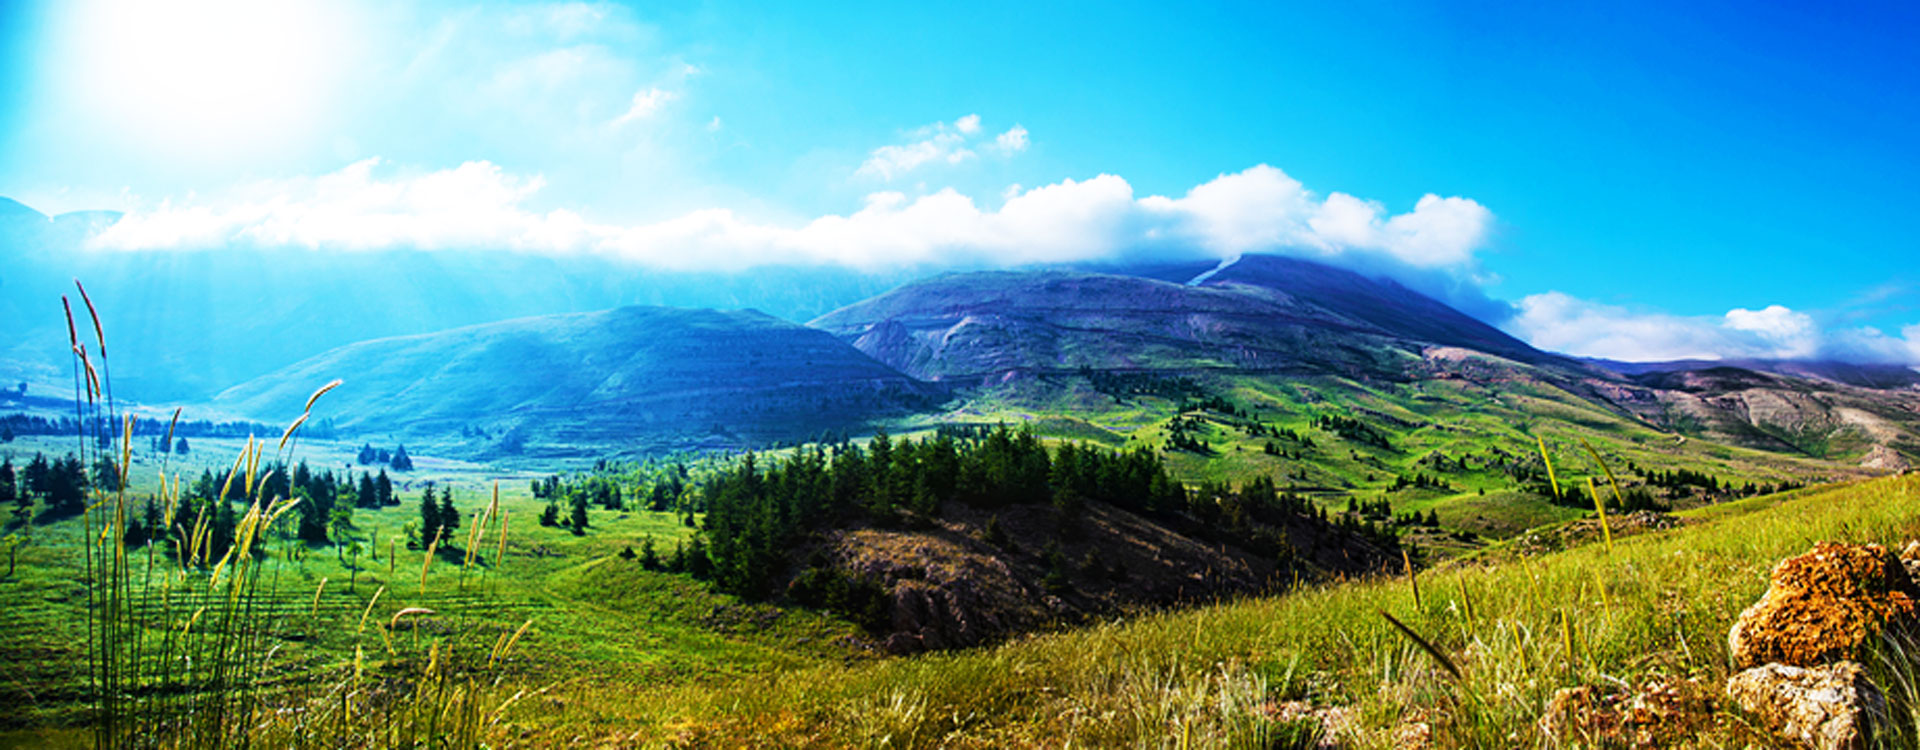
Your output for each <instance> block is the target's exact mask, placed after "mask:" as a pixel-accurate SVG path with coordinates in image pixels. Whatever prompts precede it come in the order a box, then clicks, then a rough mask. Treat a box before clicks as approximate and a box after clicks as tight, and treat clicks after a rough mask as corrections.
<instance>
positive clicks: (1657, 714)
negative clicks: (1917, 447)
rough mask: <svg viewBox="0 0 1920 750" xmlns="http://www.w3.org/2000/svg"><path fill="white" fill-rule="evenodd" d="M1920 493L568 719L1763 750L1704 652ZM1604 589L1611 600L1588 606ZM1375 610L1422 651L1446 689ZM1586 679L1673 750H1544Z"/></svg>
mask: <svg viewBox="0 0 1920 750" xmlns="http://www.w3.org/2000/svg"><path fill="white" fill-rule="evenodd" d="M1917 482H1920V480H1915V479H1913V478H1901V479H1884V480H1876V481H1873V482H1867V483H1860V484H1855V485H1848V486H1841V487H1833V488H1824V489H1820V490H1815V491H1805V492H1799V493H1791V494H1789V495H1783V496H1769V497H1764V498H1757V499H1753V500H1748V501H1745V502H1742V503H1738V504H1734V505H1728V506H1721V507H1717V508H1713V509H1710V510H1706V511H1701V512H1699V513H1695V514H1686V515H1685V518H1684V523H1683V524H1682V525H1680V526H1679V527H1678V528H1674V529H1669V530H1664V531H1654V532H1648V533H1643V534H1640V535H1638V536H1633V537H1631V538H1626V537H1624V536H1623V537H1621V538H1616V539H1615V542H1616V543H1615V544H1614V545H1612V546H1611V547H1609V546H1607V545H1602V544H1598V543H1595V544H1588V545H1583V546H1580V547H1577V548H1575V549H1570V550H1566V551H1563V552H1555V553H1548V554H1544V555H1539V556H1512V557H1505V558H1500V557H1497V556H1489V557H1488V559H1485V560H1482V561H1474V562H1468V563H1465V564H1461V565H1457V566H1454V567H1451V568H1449V569H1445V570H1441V571H1438V572H1431V573H1426V574H1423V575H1422V576H1421V577H1420V580H1419V587H1418V590H1419V593H1416V590H1415V588H1414V587H1413V586H1411V585H1410V584H1409V583H1408V582H1407V581H1406V580H1404V579H1386V578H1383V579H1376V580H1371V581H1366V582H1360V583H1348V584H1344V585H1334V586H1327V587H1323V588H1318V589H1314V590H1311V591H1307V592H1303V593H1298V594H1291V595H1287V596H1281V597H1273V598H1263V599H1254V600H1248V601H1242V602H1234V603H1228V604H1222V605H1218V606H1212V607H1205V608H1201V609H1196V610H1192V611H1187V612H1177V613H1166V614H1160V615H1155V616H1149V617H1143V618H1138V619H1134V620H1130V621H1125V622H1115V623H1108V624H1101V625H1098V626H1093V627H1088V628H1084V629H1080V630H1075V631H1072V632H1067V633H1061V634H1057V635H1049V636H1042V637H1036V638H1032V639H1028V640H1023V641H1019V642H1016V643H1011V644H1007V645H1005V646H1001V647H998V648H993V649H987V650H981V651H974V652H969V653H965V654H960V655H954V656H942V657H937V658H917V659H910V660H890V661H884V662H878V663H873V664H866V665H859V666H856V667H853V668H850V669H842V668H837V667H835V668H822V669H815V670H810V671H808V672H806V673H804V674H800V675H794V676H791V677H789V678H787V679H784V680H782V681H780V683H778V684H777V685H769V684H766V683H755V684H753V685H752V686H750V687H749V686H744V685H743V686H732V687H719V688H715V689H713V690H711V691H705V692H691V693H690V692H688V691H685V690H672V691H669V690H659V691H647V690H642V691H640V692H637V693H631V694H625V693H623V694H622V695H621V696H620V697H618V698H617V699H613V700H607V701H603V702H598V703H596V704H595V705H594V708H593V710H592V712H591V714H590V715H589V716H583V717H577V718H575V719H572V720H570V723H572V724H574V725H578V724H580V723H612V724H622V723H645V724H652V725H653V726H655V727H658V728H659V729H657V730H656V731H659V732H661V733H662V734H665V733H667V732H669V731H670V732H673V733H677V736H678V737H679V738H680V739H681V741H684V742H688V743H690V744H694V745H699V746H716V747H718V746H728V745H732V744H737V743H740V742H745V741H747V740H748V739H749V738H751V740H752V741H753V742H758V743H765V744H768V745H786V744H814V743H821V742H824V743H825V744H832V745H835V746H842V745H844V746H861V745H864V744H870V743H878V742H880V741H881V739H882V738H888V740H887V741H888V743H889V744H892V745H897V746H902V747H1057V746H1067V745H1073V746H1082V745H1085V746H1100V747H1124V746H1136V745H1149V746H1157V744H1156V743H1158V742H1160V741H1161V740H1163V739H1164V738H1166V737H1168V736H1169V735H1172V736H1177V737H1182V738H1186V739H1187V740H1188V741H1189V742H1191V743H1192V744H1193V746H1204V747H1314V746H1316V745H1315V744H1314V738H1316V737H1318V736H1320V735H1322V733H1323V732H1324V733H1327V734H1330V735H1332V736H1331V738H1330V739H1331V740H1332V741H1334V742H1337V743H1339V744H1337V745H1334V746H1338V747H1359V748H1376V747H1377V748H1388V747H1556V746H1578V747H1615V746H1619V747H1626V746H1687V747H1692V746H1702V747H1765V746H1775V745H1774V744H1773V742H1774V741H1773V740H1772V739H1771V738H1770V737H1769V736H1768V735H1766V734H1765V733H1764V730H1762V729H1761V728H1760V727H1759V726H1757V722H1755V721H1753V720H1752V719H1751V718H1750V717H1749V716H1748V715H1746V714H1744V713H1743V712H1741V711H1739V710H1738V709H1736V708H1735V707H1733V706H1731V705H1729V704H1728V703H1727V702H1725V701H1723V700H1720V699H1718V696H1719V695H1721V691H1720V685H1721V684H1722V683H1723V682H1724V681H1725V679H1726V678H1727V676H1728V674H1729V673H1730V670H1729V669H1728V666H1727V660H1726V658H1725V655H1724V652H1723V651H1722V650H1721V649H1720V648H1719V646H1718V644H1720V643H1722V642H1724V640H1725V637H1726V633H1727V629H1728V626H1729V625H1730V624H1731V622H1732V621H1733V619H1734V618H1735V617H1736V615H1738V614H1739V613H1740V611H1741V610H1742V609H1743V608H1745V607H1747V606H1748V605H1749V604H1751V603H1752V602H1753V601H1754V600H1755V599H1756V598H1758V596H1759V595H1760V593H1761V591H1762V590H1763V589H1765V587H1766V582H1767V572H1768V570H1769V569H1770V568H1772V567H1773V566H1774V565H1775V563H1776V562H1777V561H1778V560H1779V559H1780V558H1782V557H1785V556H1788V555H1796V554H1800V553H1802V552H1805V551H1806V550H1807V549H1808V548H1809V547H1810V546H1811V545H1812V544H1813V543H1814V542H1816V541H1820V540H1841V541H1847V542H1874V543H1880V544H1885V545H1888V546H1889V547H1892V548H1894V549H1898V548H1899V545H1901V544H1902V543H1904V541H1905V540H1908V539H1912V538H1914V537H1915V536H1916V534H1920V526H1916V525H1915V523H1914V521H1913V519H1914V517H1915V515H1916V513H1920V505H1917V503H1920V483H1917ZM1596 584H1599V585H1604V586H1605V587H1606V591H1607V593H1606V594H1604V595H1598V596H1596V595H1595V586H1596ZM1381 612H1386V613H1389V614H1392V615H1393V616H1394V617H1396V618H1397V619H1399V620H1401V621H1403V622H1404V623H1406V624H1407V625H1408V626H1409V627H1410V628H1412V629H1413V630H1414V631H1415V632H1417V633H1420V634H1423V636H1424V637H1425V638H1427V639H1430V641H1431V643H1432V644H1433V645H1434V646H1435V648H1436V649H1437V650H1438V651H1439V653H1441V654H1444V655H1445V656H1446V657H1447V658H1448V659H1450V662H1451V663H1452V664H1455V665H1458V668H1459V669H1460V670H1461V677H1460V678H1459V679H1453V678H1450V677H1449V676H1448V674H1447V673H1446V672H1445V671H1443V669H1442V668H1441V666H1440V665H1439V663H1438V662H1437V661H1435V660H1434V658H1433V657H1431V656H1429V655H1428V654H1427V653H1424V652H1423V651H1422V650H1421V648H1420V647H1419V646H1416V645H1415V644H1414V642H1413V641H1411V640H1410V639H1408V638H1407V637H1406V636H1405V635H1403V634H1402V633H1400V632H1397V631H1396V630H1395V628H1394V627H1393V626H1392V625H1390V624H1389V623H1388V621H1387V620H1386V619H1384V618H1383V617H1381V614H1380V613H1381ZM1872 669H1874V671H1875V674H1876V675H1877V676H1878V675H1884V674H1885V673H1886V672H1887V671H1888V670H1889V669H1896V668H1889V667H1885V666H1874V667H1872ZM1909 669H1910V668H1909ZM1901 674H1904V675H1905V678H1906V679H1911V677H1912V675H1911V673H1910V671H1909V672H1904V673H1901ZM1581 687H1585V688H1587V689H1588V690H1589V691H1591V692H1593V693H1594V694H1596V695H1599V696H1605V697H1606V701H1605V702H1600V701H1596V705H1598V706H1600V708H1599V709H1596V710H1597V711H1598V710H1604V707H1605V706H1615V707H1616V708H1618V709H1622V710H1624V707H1625V706H1627V705H1629V704H1631V705H1635V706H1644V708H1642V709H1636V710H1643V711H1650V712H1653V713H1652V714H1651V718H1648V717H1645V716H1643V717H1641V718H1639V719H1636V721H1638V722H1641V726H1645V727H1650V728H1651V730H1652V731H1655V732H1660V733H1663V734H1661V735H1660V736H1661V737H1664V738H1665V739H1662V740H1658V741H1656V742H1655V744H1654V745H1646V744H1639V745H1634V744H1632V742H1631V741H1630V740H1628V739H1623V737H1627V736H1631V735H1622V734H1619V733H1620V732H1623V731H1627V729H1626V728H1625V727H1624V725H1622V724H1619V723H1596V724H1592V725H1576V728H1575V730H1574V731H1576V732H1578V733H1579V734H1577V735H1576V736H1575V737H1574V738H1571V739H1570V738H1568V737H1565V736H1562V737H1559V738H1555V737H1552V736H1550V735H1548V734H1547V731H1548V728H1549V727H1551V726H1552V724H1550V723H1548V722H1545V721H1543V719H1544V718H1545V715H1546V713H1547V706H1548V705H1549V701H1550V699H1552V698H1553V697H1554V696H1555V694H1556V692H1557V691H1560V690H1562V689H1577V688H1581ZM662 701H667V702H670V703H671V704H672V705H673V706H674V707H673V708H663V707H662V706H661V705H660V703H661V702H662ZM1594 715H1595V716H1605V715H1606V714H1603V713H1596V714H1594ZM1912 720H1913V717H1912V715H1911V714H1905V713H1903V714H1901V715H1897V716H1896V717H1895V721H1896V722H1897V723H1896V724H1895V726H1894V727H1892V729H1893V730H1895V731H1897V732H1899V734H1898V735H1896V736H1895V737H1894V738H1891V739H1892V740H1893V742H1892V743H1891V744H1888V745H1884V746H1889V747H1891V746H1901V744H1900V743H1901V741H1910V740H1911V739H1912V737H1913V736H1914V735H1913V733H1914V731H1915V727H1914V726H1913V725H1912ZM1646 722H1651V724H1647V723H1646ZM1563 726H1564V725H1563ZM549 731H551V732H553V736H560V734H561V733H563V732H565V731H568V730H566V729H560V728H559V727H558V726H556V727H555V728H554V729H552V730H549ZM825 738H832V739H831V740H827V739H825ZM1902 738H1904V740H1903V739H1902ZM1294 743H1300V744H1294ZM1590 743H1591V744H1590ZM1692 743H1697V744H1692ZM1320 746H1326V745H1320ZM1875 746H1876V747H1878V746H1882V745H1875Z"/></svg>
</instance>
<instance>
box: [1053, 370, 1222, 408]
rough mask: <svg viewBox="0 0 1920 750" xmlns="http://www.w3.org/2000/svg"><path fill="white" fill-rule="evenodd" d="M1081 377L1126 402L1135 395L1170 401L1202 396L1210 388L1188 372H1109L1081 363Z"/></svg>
mask: <svg viewBox="0 0 1920 750" xmlns="http://www.w3.org/2000/svg"><path fill="white" fill-rule="evenodd" d="M1080 377H1083V378H1086V379H1087V382H1088V383H1089V384H1091V385H1092V386H1093V389H1094V390H1095V391H1099V392H1100V393H1104V394H1107V395H1108V396H1112V397H1113V399H1114V400H1115V401H1120V402H1125V401H1127V400H1128V399H1130V398H1133V397H1135V396H1155V397H1158V398H1164V399H1167V400H1169V401H1173V400H1182V401H1184V400H1186V399H1189V398H1199V397H1204V396H1205V395H1206V389H1204V388H1201V387H1200V384H1199V383H1197V382H1195V381H1194V380H1193V378H1189V377H1185V376H1179V375H1175V376H1164V375H1155V374H1151V373H1140V372H1108V371H1102V370H1095V369H1093V368H1091V367H1084V366H1083V367H1081V368H1080Z"/></svg>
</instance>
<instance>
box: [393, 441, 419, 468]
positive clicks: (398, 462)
mask: <svg viewBox="0 0 1920 750" xmlns="http://www.w3.org/2000/svg"><path fill="white" fill-rule="evenodd" d="M387 465H389V466H392V467H393V470H394V471H413V459H412V458H411V457H409V456H408V455H407V446H404V445H402V446H400V447H398V448H395V449H394V451H393V460H391V461H389V462H388V463H387Z"/></svg>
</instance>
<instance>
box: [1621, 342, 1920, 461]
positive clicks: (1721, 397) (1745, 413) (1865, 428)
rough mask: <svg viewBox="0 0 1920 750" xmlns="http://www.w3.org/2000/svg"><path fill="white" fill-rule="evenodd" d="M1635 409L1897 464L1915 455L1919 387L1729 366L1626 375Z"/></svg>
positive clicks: (1762, 439)
mask: <svg viewBox="0 0 1920 750" xmlns="http://www.w3.org/2000/svg"><path fill="white" fill-rule="evenodd" d="M1633 381H1634V386H1637V387H1626V389H1627V390H1630V391H1633V393H1634V396H1635V397H1634V398H1630V399H1622V400H1621V401H1620V403H1621V404H1622V405H1623V406H1626V407H1627V408H1628V409H1629V410H1630V411H1632V412H1633V413H1634V415H1635V416H1637V417H1639V418H1641V419H1644V420H1646V421H1647V422H1649V423H1651V424H1654V425H1655V426H1658V427H1661V428H1663V429H1668V430H1672V431H1674V432H1678V433H1681V434H1686V435H1692V436H1696V437H1702V438H1706V439H1709V440H1714V441H1719V442H1726V443H1730V444H1733V445H1739V446H1743V447H1748V448H1758V449H1761V450H1769V451H1776V452H1783V453H1795V454H1802V455H1808V456H1813V457H1817V458H1826V459H1832V460H1840V461H1848V462H1852V463H1857V464H1859V465H1860V466H1862V467H1863V468H1868V469H1878V470H1899V469H1903V468H1906V467H1907V465H1908V462H1909V461H1910V460H1911V459H1910V457H1911V456H1915V455H1920V432H1916V431H1915V429H1914V427H1915V425H1916V424H1920V391H1916V390H1914V389H1913V388H1911V387H1905V386H1900V387H1891V388H1872V387H1864V386H1858V385H1850V384H1847V383H1841V382H1837V381H1832V380H1822V379H1814V378H1806V377H1796V376H1788V375H1781V374H1777V373H1768V372H1758V371H1754V370H1747V369H1741V368H1735V367H1711V368H1705V369H1701V370H1686V371H1676V372H1660V373H1648V374H1644V375H1640V376H1636V377H1635V378H1633Z"/></svg>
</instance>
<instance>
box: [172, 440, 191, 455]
mask: <svg viewBox="0 0 1920 750" xmlns="http://www.w3.org/2000/svg"><path fill="white" fill-rule="evenodd" d="M190 450H192V449H191V448H190V447H189V446H188V445H187V439H186V438H185V437H182V438H180V439H179V440H177V441H175V442H174V444H173V452H174V454H175V455H180V456H184V455H187V452H188V451H190Z"/></svg>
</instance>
